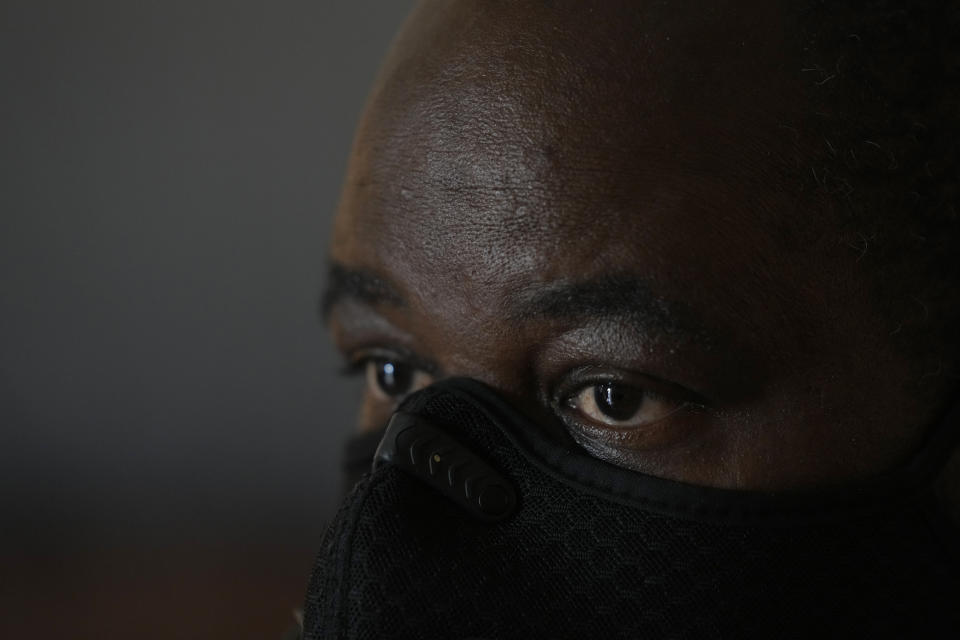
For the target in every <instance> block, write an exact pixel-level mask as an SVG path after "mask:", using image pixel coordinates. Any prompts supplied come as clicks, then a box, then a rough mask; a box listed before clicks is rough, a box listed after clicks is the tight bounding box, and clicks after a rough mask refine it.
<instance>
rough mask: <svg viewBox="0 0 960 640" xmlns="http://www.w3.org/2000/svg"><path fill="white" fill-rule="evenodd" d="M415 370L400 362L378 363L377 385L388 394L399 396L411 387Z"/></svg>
mask: <svg viewBox="0 0 960 640" xmlns="http://www.w3.org/2000/svg"><path fill="white" fill-rule="evenodd" d="M412 380H413V371H411V369H410V367H407V366H404V365H402V364H400V363H398V362H389V361H382V362H378V363H377V385H378V386H379V387H380V389H381V390H382V391H383V392H384V393H385V394H387V395H388V396H399V395H402V394H404V393H406V392H407V391H408V390H409V389H410V383H411V382H412Z"/></svg>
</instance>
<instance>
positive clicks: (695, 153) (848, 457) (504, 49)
mask: <svg viewBox="0 0 960 640" xmlns="http://www.w3.org/2000/svg"><path fill="white" fill-rule="evenodd" d="M556 4H557V5H560V3H556ZM595 4H596V5H597V6H596V7H594V9H593V10H592V11H586V10H585V9H584V8H583V7H582V6H581V7H579V8H577V9H572V8H566V5H565V4H564V5H560V6H554V3H533V2H530V3H510V4H501V3H475V2H427V3H424V4H422V5H421V6H420V7H419V8H418V9H417V10H416V11H415V12H414V15H413V16H412V17H411V19H410V20H409V21H408V23H407V24H406V26H405V28H404V30H403V32H402V33H401V35H400V37H399V39H398V41H397V42H396V43H395V46H394V48H393V50H392V52H391V54H390V57H389V58H388V61H387V63H386V65H385V67H384V70H383V72H382V74H381V76H380V78H379V80H378V82H377V84H376V86H375V88H374V90H373V93H372V95H371V99H370V102H369V105H368V108H367V110H366V112H365V114H364V117H363V120H362V122H361V124H360V127H359V130H358V133H357V138H356V142H355V146H354V150H353V154H352V157H351V160H350V164H349V169H348V175H347V179H346V183H345V186H344V191H343V196H342V200H341V204H340V208H339V211H338V214H337V218H336V223H335V229H334V238H333V243H332V251H331V259H332V262H333V264H334V265H335V270H334V274H333V278H332V285H333V288H332V294H331V296H330V297H329V299H328V302H329V303H330V306H329V308H328V310H327V317H328V321H329V326H330V328H331V331H332V333H333V336H334V339H335V340H336V343H337V345H338V347H339V348H340V350H341V351H342V352H343V353H344V354H345V356H346V357H347V359H348V360H350V361H351V362H354V363H356V364H357V365H358V367H363V368H365V369H366V371H367V372H368V385H367V389H366V391H365V397H364V402H363V407H362V410H361V418H360V428H361V429H364V430H370V429H376V428H378V427H380V426H382V425H383V423H384V422H385V420H386V418H387V417H388V416H389V414H390V412H391V411H392V410H393V408H394V407H395V406H396V404H397V402H399V400H400V399H401V398H402V396H403V395H404V394H406V393H408V392H410V391H412V390H414V389H416V388H419V387H422V386H424V385H426V384H428V383H429V382H431V381H433V380H436V379H439V378H442V377H447V376H470V377H473V378H477V379H479V380H482V381H483V382H485V383H487V384H489V385H491V386H492V387H494V388H495V389H497V390H498V391H500V392H501V393H502V394H504V395H505V396H506V397H507V398H508V399H509V400H511V401H512V402H513V403H515V404H516V405H517V406H518V407H520V408H521V409H522V410H523V411H525V412H527V413H528V414H529V415H530V416H531V417H532V418H533V419H534V420H535V421H536V422H537V423H538V424H541V425H543V428H544V429H545V430H546V431H548V432H551V433H553V434H555V435H556V437H558V438H572V440H574V441H576V442H577V443H579V444H580V445H581V446H583V447H584V448H585V449H586V450H587V451H588V452H590V453H591V454H593V455H595V456H597V457H599V458H602V459H604V460H607V461H609V462H612V463H614V464H617V465H620V466H623V467H627V468H630V469H634V470H636V471H640V472H643V473H648V474H652V475H655V476H660V477H664V478H670V479H675V480H680V481H684V482H689V483H693V484H700V485H709V486H715V487H726V488H743V489H763V490H771V489H788V488H799V487H814V486H818V487H819V486H830V485H837V484H843V483H847V482H850V481H852V480H857V479H863V478H869V477H871V476H874V475H876V474H878V473H880V472H882V471H883V470H886V469H890V468H892V467H895V466H896V465H897V464H899V463H901V462H902V461H903V460H905V459H906V458H907V457H908V456H909V455H910V454H911V453H912V452H913V451H915V450H916V448H917V447H918V446H919V444H920V442H921V441H922V438H923V434H924V432H925V429H926V428H928V426H929V425H930V423H931V422H932V421H935V420H936V418H937V417H938V415H939V413H940V411H941V410H942V407H940V406H936V405H934V404H932V403H929V402H926V401H923V400H921V399H920V398H919V396H918V394H916V393H914V392H913V391H912V389H913V386H912V385H913V383H915V381H916V380H917V378H918V377H920V376H922V375H923V367H924V364H925V363H922V362H918V361H916V360H915V359H911V358H910V357H909V355H908V354H904V353H902V352H900V351H898V350H897V349H895V348H894V347H893V346H892V345H891V341H890V334H891V332H892V331H894V330H895V328H896V323H891V322H890V321H888V319H886V318H884V317H882V316H880V315H878V314H877V312H876V308H875V306H874V304H873V302H872V301H871V293H870V292H871V287H870V277H871V274H870V273H867V272H865V271H864V270H863V269H861V268H860V265H859V263H858V260H857V258H858V252H857V251H856V250H855V249H853V248H851V247H850V246H848V244H847V243H843V242H839V241H837V238H836V234H835V233H834V230H833V229H832V228H831V227H830V225H829V222H828V220H829V216H826V215H816V214H815V212H814V211H813V208H816V207H828V206H829V205H828V204H826V203H819V204H818V203H816V202H812V201H811V200H809V199H802V198H801V197H800V196H799V195H798V194H797V184H798V182H797V180H796V179H795V178H793V177H791V176H792V175H794V174H796V173H797V172H798V171H806V169H803V168H802V159H803V157H804V153H805V150H806V149H807V148H808V145H810V144H813V142H811V141H808V140H806V139H805V138H804V136H803V120H804V114H805V109H806V106H805V102H804V100H805V98H804V95H803V90H802V86H801V84H800V80H799V78H798V69H799V65H800V63H799V61H798V60H797V59H796V56H795V54H794V53H793V51H794V49H795V48H798V45H797V44H796V43H794V42H792V41H791V39H790V36H789V33H790V28H789V25H790V16H789V15H786V14H784V13H781V12H780V11H779V9H778V8H777V7H775V6H773V5H774V3H767V2H753V3H739V4H738V5H737V8H735V9H730V8H723V9H722V10H720V9H711V8H708V9H706V10H705V9H704V8H703V3H691V6H690V7H689V8H685V7H680V6H678V5H670V7H668V8H667V9H664V10H662V11H661V10H659V9H657V8H656V7H654V6H651V7H648V8H640V9H638V8H636V6H635V5H636V3H624V6H623V7H619V6H617V3H615V2H603V3H599V2H598V3H595ZM750 5H752V6H750ZM808 220H809V222H807V221H808ZM798 221H802V224H804V225H810V228H805V229H804V232H803V234H801V236H802V237H803V238H804V241H803V242H800V243H798V242H797V241H796V237H797V234H795V233H794V232H793V230H795V228H796V227H797V225H798ZM385 367H386V369H385ZM391 367H392V369H391Z"/></svg>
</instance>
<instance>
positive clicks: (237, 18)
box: [0, 0, 412, 639]
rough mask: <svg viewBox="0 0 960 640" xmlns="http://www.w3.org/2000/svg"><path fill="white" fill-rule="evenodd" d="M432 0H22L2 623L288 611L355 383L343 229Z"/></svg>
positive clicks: (325, 514) (7, 293)
mask: <svg viewBox="0 0 960 640" xmlns="http://www.w3.org/2000/svg"><path fill="white" fill-rule="evenodd" d="M411 4H412V2H410V1H409V0H402V1H401V0H363V1H361V0H336V1H332V0H312V1H310V2H307V1H298V0H287V1H281V2H265V1H260V2H254V1H252V0H232V1H229V2H228V1H227V0H163V1H145V0H143V1H137V2H130V1H122V0H88V1H86V2H69V1H67V0H48V1H43V0H39V1H38V0H4V2H3V3H2V4H0V82H2V87H3V89H2V99H0V132H2V139H0V163H2V169H0V176H2V177H0V181H2V182H0V184H2V189H0V357H2V362H0V637H2V638H13V637H27V634H28V632H29V633H30V634H32V635H30V636H29V637H37V638H54V637H58V638H59V637H64V638H110V637H136V638H141V639H145V638H275V637H278V636H279V635H280V634H281V633H282V632H283V630H284V629H285V628H286V627H287V626H288V623H289V622H290V620H291V618H290V611H291V609H292V608H294V607H296V606H299V603H300V600H301V598H302V595H303V591H304V588H305V584H306V580H307V577H308V574H309V569H310V565H311V562H312V556H313V554H314V552H315V550H316V547H317V545H318V543H319V537H320V535H321V533H322V531H323V526H324V523H325V522H326V520H327V519H328V518H329V517H330V516H331V510H332V508H333V507H334V505H335V502H336V500H337V492H338V490H339V487H338V478H339V476H338V468H337V464H338V463H337V458H338V455H339V448H340V444H341V443H342V440H343V438H344V436H345V435H346V433H347V432H348V430H349V428H350V426H351V424H352V420H353V416H352V409H353V407H352V406H351V405H352V401H353V400H354V399H355V398H356V397H358V392H359V389H358V387H357V385H358V381H345V380H343V379H341V378H340V377H338V374H337V369H338V367H339V361H338V359H337V357H336V355H335V354H334V352H333V350H332V349H331V347H330V346H329V344H328V342H327V339H326V336H325V335H324V332H323V328H322V326H321V325H320V323H319V322H318V320H317V317H316V313H315V307H316V301H317V296H318V291H319V288H320V286H321V284H322V281H323V272H324V261H325V253H326V251H325V248H326V242H327V227H328V225H329V222H330V219H331V214H332V211H333V209H334V207H335V204H336V200H337V194H338V189H339V182H340V180H341V178H342V175H343V169H344V166H345V161H346V157H347V153H348V149H349V143H350V138H351V135H352V130H353V127H354V125H355V123H356V121H357V118H358V116H359V112H360V109H361V106H362V103H363V99H364V96H365V93H366V91H367V88H368V86H369V83H370V81H371V80H372V78H373V75H374V73H375V70H376V66H377V64H378V61H379V59H380V57H381V56H382V55H383V53H384V52H385V50H386V48H387V46H388V43H389V40H390V38H391V36H392V35H393V33H394V32H395V30H396V29H397V27H398V25H399V23H400V21H401V20H402V17H403V16H404V15H405V14H406V12H407V11H408V10H409V8H410V5H411Z"/></svg>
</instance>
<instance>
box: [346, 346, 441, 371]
mask: <svg viewBox="0 0 960 640" xmlns="http://www.w3.org/2000/svg"><path fill="white" fill-rule="evenodd" d="M344 357H345V359H346V363H345V364H344V366H343V367H342V368H341V371H342V373H344V374H345V375H352V374H358V373H360V372H362V371H363V368H364V367H365V366H366V364H367V363H368V362H370V361H371V360H396V361H398V362H402V363H404V364H406V365H409V366H411V367H413V368H414V369H417V370H418V371H422V372H424V373H426V374H429V375H431V376H436V375H437V372H438V371H439V367H438V366H437V365H436V363H434V362H432V361H431V360H428V359H426V358H422V357H421V356H419V355H417V354H416V353H414V352H413V351H411V350H410V349H407V348H405V347H398V346H394V347H381V346H370V347H360V348H357V349H354V350H352V351H351V352H350V353H347V354H344Z"/></svg>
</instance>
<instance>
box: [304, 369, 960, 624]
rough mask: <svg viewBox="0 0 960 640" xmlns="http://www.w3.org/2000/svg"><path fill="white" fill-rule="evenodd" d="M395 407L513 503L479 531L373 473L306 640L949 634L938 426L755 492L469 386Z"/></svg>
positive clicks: (951, 595)
mask: <svg viewBox="0 0 960 640" xmlns="http://www.w3.org/2000/svg"><path fill="white" fill-rule="evenodd" d="M401 411H403V412H404V413H405V414H408V415H412V416H415V417H416V418H417V419H420V420H423V421H425V422H428V423H429V424H431V425H433V426H436V427H438V428H440V429H443V430H444V431H445V432H448V433H450V434H451V436H452V437H454V438H456V439H457V440H458V441H459V442H460V443H462V444H463V445H464V446H465V447H467V448H469V450H470V451H472V452H474V453H476V454H477V455H478V456H480V457H481V458H483V459H484V460H485V461H486V463H488V464H489V465H490V466H491V467H493V468H495V469H497V470H498V471H499V472H500V473H502V475H503V476H504V477H505V478H507V479H508V481H509V482H510V483H511V484H512V486H513V488H514V489H515V490H516V493H517V496H518V502H519V504H518V507H517V509H516V511H515V512H514V513H513V514H512V515H511V516H510V517H509V518H507V519H505V520H503V521H499V522H485V521H482V520H479V519H477V518H474V517H472V516H471V514H470V513H468V512H467V511H465V510H464V509H463V508H462V506H460V505H458V504H456V503H455V502H453V501H451V500H449V499H448V498H447V497H445V496H443V495H441V494H440V493H438V492H437V491H436V490H435V489H434V488H433V487H431V486H429V485H428V484H427V483H425V482H423V481H422V480H421V479H420V478H418V477H415V476H414V475H411V474H409V473H406V472H405V471H404V470H402V469H400V468H399V467H398V466H396V465H391V464H385V465H381V466H380V467H378V468H377V469H376V470H375V471H374V472H372V473H370V474H367V475H366V476H364V477H363V479H362V480H361V481H360V482H359V483H358V484H357V485H356V486H355V487H354V488H353V490H352V491H351V492H350V493H349V495H348V496H347V498H346V500H345V501H344V503H343V505H342V506H341V508H340V511H339V513H338V514H337V517H336V518H335V520H334V521H333V523H332V524H331V526H330V528H329V529H328V531H327V533H326V534H325V536H324V538H323V540H322V543H321V549H320V552H319V555H318V558H317V563H316V566H315V569H314V573H313V576H312V578H311V582H310V586H309V590H308V595H307V600H306V607H305V621H304V637H305V638H307V639H319V638H351V639H354V638H355V639H364V640H366V639H373V638H490V639H493V638H501V639H506V638H602V639H604V640H608V639H613V638H631V639H633V638H698V639H703V638H809V637H937V638H939V637H944V638H960V562H958V558H957V556H956V555H955V548H956V547H955V546H954V545H955V544H956V541H957V535H958V534H957V531H956V529H954V528H952V527H951V526H950V525H949V524H948V523H947V522H946V521H945V519H943V518H942V515H941V514H940V512H939V510H938V508H937V504H936V502H935V501H934V499H933V494H932V491H931V489H930V484H931V482H932V480H933V478H934V477H935V472H936V468H935V467H936V465H938V464H941V463H942V455H941V453H940V452H939V450H940V449H942V448H943V446H944V443H945V442H950V443H953V442H955V441H956V436H955V434H956V432H957V428H958V425H957V421H956V420H955V419H954V418H948V420H946V421H945V424H944V425H941V426H940V427H939V428H938V429H936V430H934V431H935V435H934V437H933V440H932V441H931V442H930V443H929V444H928V445H927V447H926V450H925V453H923V454H922V455H921V456H918V458H917V459H916V460H914V461H913V462H912V463H911V464H909V465H907V467H905V468H904V469H902V470H900V471H898V472H896V473H892V474H889V476H887V477H882V478H879V479H877V480H876V481H874V482H871V483H869V484H867V485H862V486H856V487H850V488H847V489H844V490H842V491H834V492H829V493H823V492H808V493H790V494H773V495H767V494H758V493H746V492H739V491H724V490H716V489H706V488H701V487H693V486H689V485H683V484H680V483H676V482H670V481H665V480H661V479H656V478H651V477H648V476H643V475H641V474H637V473H634V472H630V471H626V470H623V469H619V468H616V467H613V466H611V465H608V464H606V463H603V462H601V461H598V460H595V459H593V458H590V457H589V456H587V455H586V454H584V453H582V452H581V451H579V450H577V449H576V448H574V447H570V446H566V445H559V444H556V443H554V442H551V441H549V440H548V439H546V438H545V437H543V436H542V434H541V432H540V430H538V429H537V427H536V426H535V425H533V424H531V423H529V422H528V421H527V420H525V419H524V418H523V416H521V415H519V414H518V413H517V412H515V411H514V410H513V409H512V408H511V407H510V406H509V405H507V404H506V403H505V402H504V401H503V400H502V399H500V398H499V397H498V396H497V395H496V394H495V393H493V392H492V391H491V390H489V389H488V388H486V387H484V386H483V385H481V384H479V383H477V382H474V381H469V380H451V381H444V382H441V383H438V384H436V385H433V386H432V387H430V388H428V389H426V390H424V391H421V392H419V393H417V394H415V395H413V396H411V397H410V398H409V399H408V400H407V401H405V403H404V405H403V406H402V407H401Z"/></svg>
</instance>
